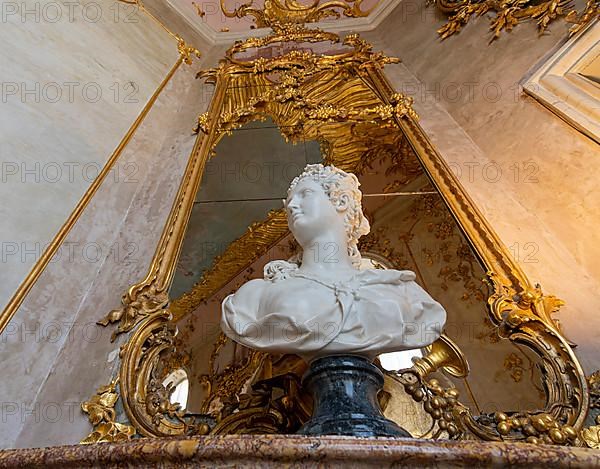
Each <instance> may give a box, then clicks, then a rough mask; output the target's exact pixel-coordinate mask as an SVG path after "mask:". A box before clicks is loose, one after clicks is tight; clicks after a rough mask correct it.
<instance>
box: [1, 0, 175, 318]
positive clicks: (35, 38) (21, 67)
mask: <svg viewBox="0 0 600 469" xmlns="http://www.w3.org/2000/svg"><path fill="white" fill-rule="evenodd" d="M0 20H1V21H2V25H1V27H0V41H1V43H2V50H1V51H0V100H1V102H2V104H1V105H0V128H1V129H2V131H1V133H2V139H1V142H0V155H1V158H0V199H1V200H2V204H1V205H0V218H1V219H2V223H1V224H0V243H1V245H0V250H1V252H2V256H1V257H2V258H1V259H0V261H1V262H0V278H1V281H0V309H2V308H4V306H5V305H6V303H7V302H8V300H9V299H10V297H11V296H12V294H13V293H14V292H15V290H16V289H17V287H18V286H19V284H20V283H21V282H22V281H23V279H24V278H25V276H26V275H27V273H28V272H29V271H30V270H31V268H32V266H33V265H34V264H35V262H36V261H37V260H38V259H39V257H40V256H41V253H42V252H43V249H44V247H45V246H46V245H47V243H49V242H50V241H51V240H52V238H53V237H54V235H55V234H56V232H57V231H58V230H59V228H60V227H61V225H62V224H63V223H64V222H65V220H66V219H67V217H68V215H69V214H70V213H71V211H72V210H73V208H74V207H75V205H76V204H77V202H78V201H79V199H80V198H81V197H82V195H83V194H84V193H85V191H86V189H87V188H88V187H89V185H90V184H91V183H92V181H93V180H94V178H95V176H96V175H97V173H98V171H99V169H100V168H102V166H103V165H104V163H105V162H106V161H107V159H108V157H109V156H110V154H111V152H112V151H113V150H114V148H115V147H116V146H117V144H118V143H119V141H120V140H121V138H122V136H123V135H124V133H125V132H126V131H127V129H128V128H129V126H130V125H131V123H132V122H133V121H134V119H135V118H136V116H137V115H138V114H139V112H140V110H141V109H142V108H143V106H144V105H145V103H146V102H147V100H148V98H149V97H150V96H151V95H152V93H153V92H154V90H155V89H156V87H157V85H158V84H159V83H160V82H161V80H162V79H163V77H164V76H165V74H166V72H167V71H168V70H169V68H170V67H171V66H172V65H173V63H174V62H175V60H176V58H177V50H176V48H175V47H174V46H173V43H172V41H171V40H170V39H169V36H168V34H167V33H166V32H165V31H164V30H162V29H161V28H160V26H158V25H157V24H156V23H154V22H153V21H152V20H150V19H149V17H148V16H147V15H144V14H143V13H142V12H140V11H138V10H137V8H136V7H134V6H132V5H125V4H122V3H119V2H117V1H114V0H109V1H108V2H93V1H87V0H85V1H82V2H66V3H65V2H40V1H36V0H27V1H24V2H20V1H19V2H16V1H15V2H12V1H6V2H3V4H2V18H0ZM117 171H118V176H117ZM138 171H139V168H137V167H135V166H134V165H130V166H128V167H123V166H119V167H117V168H116V169H115V172H114V177H120V178H127V177H128V176H135V173H137V172H138Z"/></svg>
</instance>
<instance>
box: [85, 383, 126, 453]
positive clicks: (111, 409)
mask: <svg viewBox="0 0 600 469" xmlns="http://www.w3.org/2000/svg"><path fill="white" fill-rule="evenodd" d="M117 383H118V380H114V381H111V383H110V384H108V385H107V386H101V387H99V388H98V391H97V392H96V394H95V395H94V396H92V398H91V399H90V400H89V401H86V402H84V403H82V404H81V409H82V410H83V411H84V412H85V413H86V414H88V418H89V420H90V423H91V424H92V426H93V427H94V430H93V431H92V432H91V433H90V434H89V435H88V436H87V437H86V438H84V439H83V440H81V444H83V445H88V444H91V443H116V442H120V441H127V440H130V439H131V437H132V436H134V435H135V434H136V431H135V428H134V427H132V426H131V425H125V424H122V423H118V422H115V418H116V413H115V404H116V403H117V400H118V399H119V394H118V393H117Z"/></svg>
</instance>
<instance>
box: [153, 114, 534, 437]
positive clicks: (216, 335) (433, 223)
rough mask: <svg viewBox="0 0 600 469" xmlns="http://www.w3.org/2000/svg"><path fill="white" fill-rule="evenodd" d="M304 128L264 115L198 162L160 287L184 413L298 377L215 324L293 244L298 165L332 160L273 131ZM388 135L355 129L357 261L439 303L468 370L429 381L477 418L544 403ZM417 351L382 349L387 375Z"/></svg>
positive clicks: (468, 255)
mask: <svg viewBox="0 0 600 469" xmlns="http://www.w3.org/2000/svg"><path fill="white" fill-rule="evenodd" d="M302 131H303V129H280V128H278V127H277V125H276V124H275V123H274V122H273V121H272V120H270V119H265V120H264V121H253V122H250V123H248V124H246V125H244V126H243V127H241V128H239V129H236V130H234V131H232V132H231V133H230V135H224V136H223V137H222V138H221V139H220V141H219V142H218V144H217V145H216V147H215V148H214V154H213V155H212V158H211V159H210V161H209V162H208V163H207V165H206V169H205V172H204V175H203V179H202V182H201V186H200V189H199V191H198V194H197V196H196V200H195V205H194V209H193V213H192V216H191V219H190V222H189V226H188V229H187V232H186V237H185V240H184V244H183V248H182V252H181V255H180V257H179V262H178V264H177V271H176V274H175V279H174V282H173V285H172V288H171V291H170V298H171V300H172V304H171V307H170V309H171V310H172V312H173V314H174V320H175V321H176V324H177V328H178V333H177V336H176V351H175V353H174V354H173V357H172V360H169V363H165V364H163V375H164V377H165V379H164V381H163V382H165V383H171V384H170V386H171V387H172V388H173V389H175V391H174V392H173V394H172V398H171V399H172V402H179V403H180V404H181V406H182V407H183V408H185V409H186V411H187V412H189V413H210V414H212V415H213V416H217V415H221V416H223V415H226V414H227V413H231V412H236V411H239V408H240V405H241V403H240V397H239V396H240V395H244V394H247V393H250V391H251V390H252V389H253V387H254V388H255V387H256V384H257V383H260V382H261V381H263V380H272V379H276V378H277V377H281V376H286V375H288V374H295V375H296V376H298V377H301V376H302V373H303V372H304V371H305V369H306V365H305V363H304V362H303V361H302V360H300V359H299V358H298V357H295V356H289V355H283V356H281V355H273V356H266V355H265V354H260V353H257V352H253V351H251V350H249V349H246V348H245V347H243V346H241V345H239V344H236V343H234V342H232V341H230V340H229V339H227V338H226V337H225V336H224V335H223V334H222V332H221V329H220V326H219V323H220V315H221V302H222V300H223V299H224V298H225V297H226V296H227V295H228V294H230V293H232V292H234V291H236V290H237V289H238V288H239V286H240V285H241V284H243V283H245V282H246V281H248V280H249V279H252V278H258V277H262V270H263V266H264V265H265V264H266V263H267V262H269V261H271V260H275V259H289V258H291V257H292V256H294V255H295V254H296V253H297V251H298V246H297V245H296V243H295V241H294V239H293V237H292V236H291V235H290V233H289V232H288V230H287V226H286V223H285V216H284V215H283V212H282V207H283V205H282V199H283V198H285V196H286V193H287V188H288V186H289V184H290V182H291V180H292V179H293V178H294V177H296V176H297V175H298V174H300V173H301V172H302V169H303V168H304V166H305V165H306V164H307V163H318V162H322V163H324V164H327V163H328V162H329V161H328V159H330V157H331V155H329V154H328V153H327V145H326V144H324V143H323V142H318V141H315V140H300V141H295V142H289V141H286V139H285V138H284V136H283V135H302ZM390 132H391V131H390V129H380V128H377V127H376V126H374V125H372V126H365V125H362V126H360V125H356V126H355V127H354V128H353V133H354V134H355V135H362V136H364V137H365V141H367V142H368V141H370V142H377V145H375V144H372V145H370V146H367V149H366V151H365V153H364V155H363V157H362V159H361V160H360V162H359V163H358V164H357V165H356V167H355V168H354V170H353V171H352V172H354V173H355V174H356V175H357V177H358V178H359V180H360V182H361V190H362V192H363V210H364V213H365V215H366V217H367V218H368V219H369V222H370V224H371V232H370V233H369V234H368V235H366V236H364V237H362V238H361V239H360V243H359V249H360V251H361V254H362V256H363V263H364V267H365V268H381V269H385V268H394V269H398V270H412V271H413V272H415V274H416V276H417V283H418V284H419V285H421V286H422V287H423V288H424V289H425V290H426V291H427V292H428V293H429V294H430V295H431V296H432V297H433V298H435V299H436V300H437V301H438V302H440V303H441V304H442V305H443V306H444V308H445V309H446V311H447V313H448V320H447V323H446V326H445V331H444V332H445V335H447V336H448V337H449V338H450V339H451V340H452V341H454V342H455V343H456V344H457V345H458V347H459V348H460V350H461V352H462V353H463V354H464V356H465V357H466V360H467V361H468V363H469V366H470V373H469V375H468V376H467V377H465V378H461V379H458V378H453V377H451V376H449V375H448V376H447V375H445V374H444V373H443V372H438V373H436V375H438V376H436V378H437V379H439V380H440V381H442V382H444V383H447V384H452V385H453V386H455V387H456V388H457V389H458V390H459V392H460V401H461V402H462V403H463V404H465V405H467V406H468V407H470V408H471V410H472V411H473V412H474V413H475V414H479V413H491V412H494V411H496V410H500V409H501V410H503V411H507V410H514V411H517V410H521V409H531V408H541V407H543V405H544V398H545V393H544V390H543V388H542V385H541V379H540V378H541V377H540V371H539V366H538V360H539V359H538V358H537V357H536V356H535V355H534V354H533V353H532V352H530V351H529V350H528V349H527V348H525V347H521V346H519V345H518V344H514V343H511V342H509V341H508V340H504V339H501V338H500V337H499V336H498V335H497V333H496V332H495V329H494V327H493V325H492V324H491V322H490V320H489V319H488V313H487V303H486V302H487V298H488V296H489V294H490V292H489V291H488V288H487V285H486V284H485V282H484V281H483V279H484V277H485V271H484V269H483V268H482V266H481V265H480V263H479V262H478V260H477V257H476V255H475V253H474V252H473V250H472V248H471V246H470V245H469V243H468V241H467V240H466V239H465V237H464V236H463V234H462V233H461V231H460V227H459V226H458V225H457V223H456V221H455V220H454V218H453V217H452V214H451V212H450V211H449V210H448V208H447V207H446V205H445V204H444V202H443V200H442V198H441V197H440V196H439V194H438V193H437V191H436V190H435V188H434V187H433V185H432V184H431V183H430V181H429V179H428V177H427V175H426V174H425V173H424V172H423V169H422V167H421V165H420V163H419V161H418V159H417V157H416V156H415V154H414V152H413V151H412V149H411V148H410V146H409V144H408V143H407V141H406V140H405V138H404V137H403V136H402V135H401V133H400V132H399V131H397V132H395V133H390ZM345 169H347V168H345ZM423 353H424V351H423V350H411V351H404V352H399V353H391V354H385V355H383V356H380V357H379V363H380V365H381V366H382V368H383V369H385V370H397V369H402V368H407V367H410V366H411V363H412V362H411V360H412V359H413V357H419V356H422V355H423ZM184 389H185V391H184ZM385 390H386V393H387V397H386V405H385V409H386V410H385V413H386V416H388V417H389V418H392V419H397V420H402V422H398V423H401V424H402V425H403V426H404V428H406V429H407V430H409V431H410V432H411V433H412V434H413V435H415V436H419V435H422V434H425V433H426V428H427V418H426V415H425V416H424V415H423V413H422V409H419V406H418V405H415V403H414V402H413V401H412V400H411V398H410V397H409V396H407V395H406V394H405V392H404V390H403V389H402V386H400V385H399V384H397V383H396V382H394V381H393V380H387V379H386V388H385ZM186 393H187V395H186ZM175 395H177V397H174V396H175ZM307 405H309V404H307ZM407 421H408V423H407Z"/></svg>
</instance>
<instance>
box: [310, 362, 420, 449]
mask: <svg viewBox="0 0 600 469" xmlns="http://www.w3.org/2000/svg"><path fill="white" fill-rule="evenodd" d="M302 384H303V386H305V387H306V388H307V389H308V391H309V392H310V393H311V394H312V396H313V400H314V409H313V415H312V418H311V419H310V420H309V421H308V422H307V423H306V424H305V425H304V426H303V427H302V428H301V429H300V430H299V431H298V434H301V435H347V436H361V437H369V436H388V437H389V436H392V437H405V438H410V436H411V435H410V434H409V433H408V432H407V431H406V430H404V429H403V428H401V427H399V426H398V425H397V424H396V423H394V422H392V421H391V420H388V419H386V418H385V417H384V416H383V413H382V412H381V409H380V407H379V402H378V401H377V393H378V392H379V390H380V389H381V388H382V387H383V373H381V371H380V370H379V369H378V368H377V367H376V366H375V365H373V363H371V362H370V361H369V360H368V359H366V358H363V357H358V356H354V355H334V356H330V357H322V358H319V359H317V360H315V361H313V362H312V363H311V364H310V368H309V370H308V371H307V373H306V374H305V375H304V378H303V380H302Z"/></svg>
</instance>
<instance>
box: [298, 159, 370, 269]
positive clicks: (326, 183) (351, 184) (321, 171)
mask: <svg viewBox="0 0 600 469" xmlns="http://www.w3.org/2000/svg"><path fill="white" fill-rule="evenodd" d="M307 178H310V179H312V180H313V181H314V182H316V183H318V184H320V185H321V187H322V188H323V190H324V191H325V194H327V197H329V200H330V201H331V203H332V204H333V205H334V207H336V208H337V207H338V204H337V202H338V201H339V200H341V199H346V200H345V201H346V204H347V207H348V208H347V209H346V210H345V214H344V226H345V228H346V235H347V237H348V238H347V239H348V255H349V256H350V259H351V260H352V264H353V265H354V266H355V267H358V266H359V265H360V259H361V257H360V252H359V250H358V239H359V238H360V237H361V236H363V235H366V234H368V233H369V231H370V229H371V228H370V226H369V221H368V220H367V218H366V217H365V216H364V214H363V211H362V203H361V199H362V193H361V192H360V190H359V186H360V182H358V178H357V177H356V176H355V175H354V174H352V173H347V172H346V171H342V170H341V169H339V168H336V167H335V166H323V165H322V164H309V165H306V167H305V168H304V171H303V172H302V174H300V175H299V176H298V177H296V178H294V180H293V181H292V183H291V184H290V187H289V189H288V194H289V193H290V192H291V191H292V190H293V189H294V187H295V186H296V185H297V184H298V183H299V182H300V181H302V180H303V179H307Z"/></svg>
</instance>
